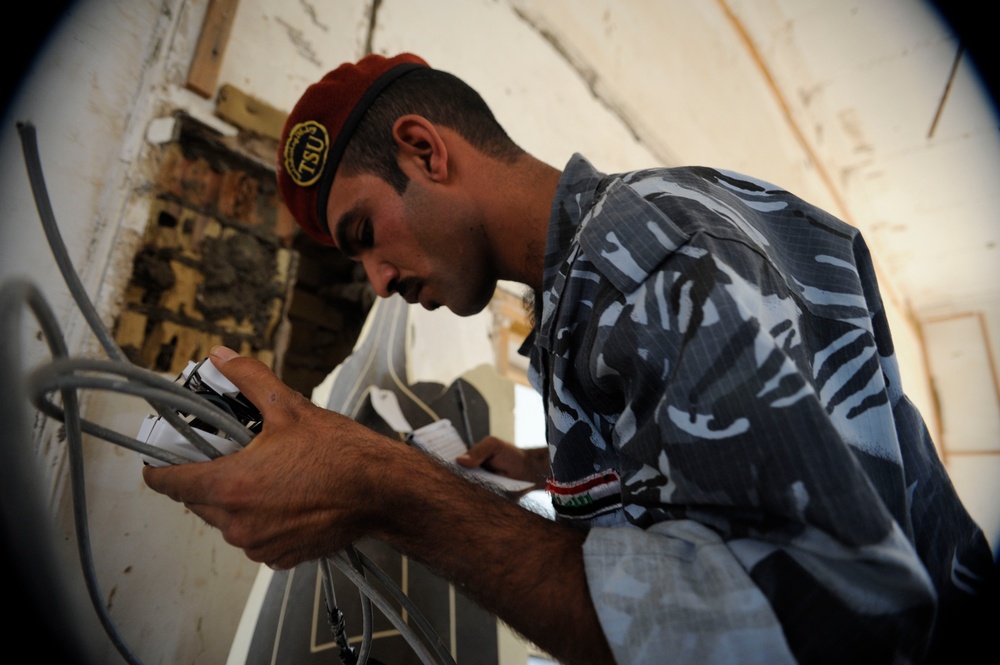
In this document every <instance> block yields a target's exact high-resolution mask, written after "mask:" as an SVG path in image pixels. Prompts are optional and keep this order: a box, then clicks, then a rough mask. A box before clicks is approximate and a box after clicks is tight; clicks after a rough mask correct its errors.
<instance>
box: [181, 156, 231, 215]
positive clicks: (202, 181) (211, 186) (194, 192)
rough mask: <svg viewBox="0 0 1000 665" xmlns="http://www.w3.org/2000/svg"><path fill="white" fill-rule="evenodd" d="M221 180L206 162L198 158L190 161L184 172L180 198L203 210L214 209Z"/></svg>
mask: <svg viewBox="0 0 1000 665" xmlns="http://www.w3.org/2000/svg"><path fill="white" fill-rule="evenodd" d="M221 179H222V178H221V176H220V175H219V174H218V173H217V172H216V171H215V170H214V169H212V165H211V164H209V163H208V160H207V159H205V158H204V157H199V158H198V159H196V160H194V161H192V162H191V163H190V165H189V166H188V168H187V169H186V170H185V172H184V182H183V190H184V191H183V194H182V198H183V199H184V200H185V201H189V202H190V203H192V204H194V205H197V206H201V207H203V208H209V207H213V208H214V207H215V203H216V200H217V198H218V195H219V182H220V181H221Z"/></svg>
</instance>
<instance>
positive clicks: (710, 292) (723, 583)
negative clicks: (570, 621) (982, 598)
mask: <svg viewBox="0 0 1000 665" xmlns="http://www.w3.org/2000/svg"><path fill="white" fill-rule="evenodd" d="M537 307H538V308H539V311H538V314H537V318H538V322H537V325H536V328H535V331H534V333H533V335H532V339H531V340H529V343H530V342H533V344H531V345H530V346H529V345H526V348H530V359H531V372H530V375H531V379H532V382H533V383H534V385H535V387H536V388H537V389H538V390H539V392H540V393H541V394H542V396H543V398H544V400H545V406H546V417H547V429H548V431H547V440H548V444H549V450H550V455H551V461H552V480H551V482H550V484H549V490H550V492H551V493H552V496H553V503H554V504H555V507H556V512H557V516H558V518H559V519H560V520H561V521H564V522H567V523H570V524H577V525H580V526H581V527H583V528H587V529H589V535H588V537H587V541H586V544H585V547H584V559H585V565H586V570H587V576H588V584H589V586H590V591H591V596H592V599H593V600H594V603H595V606H596V608H597V611H598V615H599V617H600V620H601V624H602V627H603V628H604V631H605V634H606V636H607V638H608V640H609V642H610V644H611V646H612V649H613V650H614V652H615V654H616V658H617V660H618V662H620V663H629V664H633V663H662V662H668V661H669V662H672V663H676V662H689V661H690V662H712V663H729V662H732V663H737V662H740V663H747V662H761V663H788V662H818V661H826V660H830V659H833V660H835V661H837V662H871V661H877V662H893V661H896V662H910V661H913V662H916V661H919V660H920V659H921V657H922V654H923V653H924V651H925V649H926V648H927V643H928V638H929V635H930V634H931V632H932V626H933V625H934V622H935V618H934V617H935V611H936V608H937V607H938V606H941V605H945V606H950V605H951V604H958V605H961V603H962V602H963V601H964V600H966V599H967V598H968V597H969V593H968V592H973V591H975V590H976V587H977V584H979V583H980V577H981V576H982V575H981V573H982V571H984V570H987V569H990V567H991V564H992V560H991V555H990V553H989V549H988V546H987V545H986V543H985V539H984V538H983V536H982V534H981V532H980V531H979V530H978V528H977V527H976V526H975V524H974V523H973V522H972V521H971V520H970V519H969V517H968V515H967V514H966V512H965V510H964V509H963V508H962V506H961V504H960V502H959V501H958V499H957V497H956V495H955V493H954V491H953V489H952V486H951V484H950V481H949V480H948V478H947V476H946V475H945V472H944V470H943V467H942V466H941V464H940V463H939V461H938V457H937V455H936V453H935V450H934V447H933V444H932V443H931V440H930V438H929V436H928V434H927V431H926V428H925V427H924V424H923V421H922V419H921V417H920V415H919V414H918V413H917V411H916V410H915V409H914V407H913V406H912V405H911V403H910V402H909V401H908V400H907V398H906V397H905V396H904V395H903V392H902V390H901V387H900V380H899V373H898V371H897V367H896V364H895V359H894V355H893V348H892V341H891V339H890V336H889V330H888V326H887V323H886V320H885V316H884V312H883V309H882V304H881V300H880V297H879V293H878V287H877V285H876V281H875V274H874V270H873V268H872V265H871V261H870V259H869V256H868V252H867V248H866V246H865V244H864V241H863V240H862V238H861V236H860V234H859V233H858V232H857V230H855V229H854V228H852V227H850V226H848V225H846V224H844V223H842V222H840V221H838V220H837V219H835V218H833V217H831V216H830V215H828V214H826V213H824V212H823V211H821V210H819V209H817V208H815V207H813V206H810V205H808V204H806V203H804V202H803V201H801V200H799V199H797V198H795V197H794V196H792V195H790V194H788V193H787V192H784V191H781V190H779V189H777V188H775V187H774V186H772V185H769V184H766V183H762V182H759V181H756V180H754V179H751V178H747V177H745V176H740V175H736V174H732V173H727V172H723V171H716V170H712V169H707V168H676V169H656V170H646V171H638V172H634V173H629V174H624V175H616V176H605V175H604V174H601V173H599V172H597V171H595V170H594V169H593V167H592V166H591V165H590V164H589V163H588V162H587V161H586V160H585V159H584V158H583V157H581V156H579V155H577V156H574V158H573V159H572V160H571V161H570V162H569V164H568V165H567V168H566V170H565V171H564V173H563V176H562V179H561V180H560V183H559V188H558V191H557V195H556V197H555V199H554V201H553V205H552V218H551V221H550V228H549V233H548V240H547V245H546V256H545V274H544V287H543V292H542V293H541V294H539V297H538V303H537ZM977 571H978V572H979V573H980V574H978V575H977Z"/></svg>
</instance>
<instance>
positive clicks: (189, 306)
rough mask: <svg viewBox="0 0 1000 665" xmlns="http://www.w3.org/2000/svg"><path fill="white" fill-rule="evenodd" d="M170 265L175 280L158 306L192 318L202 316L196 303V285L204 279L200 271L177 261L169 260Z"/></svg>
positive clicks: (200, 317)
mask: <svg viewBox="0 0 1000 665" xmlns="http://www.w3.org/2000/svg"><path fill="white" fill-rule="evenodd" d="M170 267H171V268H173V270H174V276H175V277H176V279H177V281H176V282H175V283H174V287H173V288H172V289H170V290H169V291H167V292H166V293H164V294H163V298H161V299H160V306H162V307H164V308H165V309H169V310H170V311H172V312H177V313H178V314H183V315H185V316H188V317H191V318H192V319H202V318H204V317H203V316H202V314H201V312H200V311H199V310H198V305H197V296H198V286H199V285H200V284H201V283H202V282H203V281H204V279H205V278H204V276H203V275H202V274H201V272H200V271H198V270H196V269H195V268H192V267H191V266H188V265H185V264H183V263H181V262H179V261H171V262H170Z"/></svg>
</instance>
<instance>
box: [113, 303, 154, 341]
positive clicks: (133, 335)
mask: <svg viewBox="0 0 1000 665" xmlns="http://www.w3.org/2000/svg"><path fill="white" fill-rule="evenodd" d="M147 321H148V319H147V318H146V315H144V314H139V313H138V312H129V311H125V312H122V315H121V316H120V317H118V325H117V326H116V327H115V341H116V342H118V346H133V347H135V348H136V349H141V348H142V342H143V340H144V339H145V337H146V322H147Z"/></svg>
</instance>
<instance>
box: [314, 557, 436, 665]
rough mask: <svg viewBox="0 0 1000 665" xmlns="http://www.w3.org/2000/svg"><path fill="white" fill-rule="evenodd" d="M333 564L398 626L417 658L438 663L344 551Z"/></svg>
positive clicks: (427, 663)
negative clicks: (356, 568)
mask: <svg viewBox="0 0 1000 665" xmlns="http://www.w3.org/2000/svg"><path fill="white" fill-rule="evenodd" d="M332 560H333V565H335V566H336V567H337V568H338V569H339V570H340V572H341V573H343V574H344V576H345V577H347V579H349V580H350V581H351V583H352V584H354V586H356V587H358V589H361V591H362V593H364V594H365V595H366V596H368V597H369V598H371V601H372V603H374V604H375V607H377V608H379V610H380V611H381V612H382V614H384V615H385V617H386V618H387V619H389V621H390V622H391V623H392V625H393V626H395V627H396V630H398V631H399V633H400V635H402V636H403V639H404V640H406V643H407V644H408V645H410V649H412V650H413V653H415V654H416V656H417V658H419V659H420V662H421V663H423V664H424V665H436V664H437V663H438V661H437V660H435V659H434V656H433V655H432V654H431V652H430V651H429V650H428V649H427V647H426V646H425V645H424V643H423V642H422V641H421V640H420V637H419V636H418V635H417V634H416V632H415V631H414V630H413V628H411V627H410V626H408V625H407V624H406V622H405V621H403V617H402V615H400V614H399V613H398V612H397V611H396V609H395V608H394V607H392V605H391V604H390V603H389V601H388V600H387V599H386V597H385V596H383V595H382V594H381V592H379V590H378V589H376V588H375V587H374V586H373V585H372V583H371V582H369V581H368V580H367V579H365V576H364V575H362V574H361V573H359V572H358V571H357V570H355V568H354V565H353V564H352V563H351V561H350V559H348V558H347V555H346V554H344V553H343V552H338V553H337V554H335V555H334V556H333V557H332Z"/></svg>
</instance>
